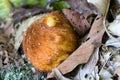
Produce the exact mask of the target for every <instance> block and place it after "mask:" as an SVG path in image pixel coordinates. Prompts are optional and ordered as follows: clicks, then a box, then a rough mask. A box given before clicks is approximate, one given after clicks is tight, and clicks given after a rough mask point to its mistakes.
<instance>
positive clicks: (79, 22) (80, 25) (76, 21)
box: [63, 9, 90, 37]
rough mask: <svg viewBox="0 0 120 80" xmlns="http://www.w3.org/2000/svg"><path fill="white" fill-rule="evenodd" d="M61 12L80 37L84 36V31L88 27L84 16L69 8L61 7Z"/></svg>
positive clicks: (86, 30)
mask: <svg viewBox="0 0 120 80" xmlns="http://www.w3.org/2000/svg"><path fill="white" fill-rule="evenodd" d="M63 13H64V14H65V16H66V18H67V19H68V20H69V21H70V23H71V24H72V25H73V27H74V28H75V30H76V31H77V33H78V34H79V36H80V37H82V36H84V35H85V33H87V32H88V30H89V29H90V23H88V21H87V19H85V17H84V16H82V15H81V14H79V13H78V12H76V11H73V10H70V9H63Z"/></svg>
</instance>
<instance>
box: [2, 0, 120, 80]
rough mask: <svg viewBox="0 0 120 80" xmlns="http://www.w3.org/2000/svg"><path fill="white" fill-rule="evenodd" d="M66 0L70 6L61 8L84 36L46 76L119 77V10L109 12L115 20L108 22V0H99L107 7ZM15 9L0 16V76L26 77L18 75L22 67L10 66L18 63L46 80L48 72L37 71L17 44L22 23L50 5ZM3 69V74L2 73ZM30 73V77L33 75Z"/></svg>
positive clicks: (75, 79)
mask: <svg viewBox="0 0 120 80" xmlns="http://www.w3.org/2000/svg"><path fill="white" fill-rule="evenodd" d="M66 1H67V2H68V4H69V6H70V8H66V7H65V8H64V7H63V6H62V8H63V9H62V12H63V14H64V15H65V16H66V18H67V19H68V20H69V21H70V23H71V24H72V25H73V27H74V28H75V29H76V30H77V32H78V33H79V34H80V39H82V38H83V37H84V38H83V40H82V42H80V43H81V45H80V46H79V47H78V49H77V50H76V51H74V52H73V53H72V54H71V55H70V56H69V57H68V58H67V59H66V60H65V61H63V62H62V63H61V64H60V65H58V66H57V67H56V68H55V69H53V70H52V71H51V73H48V75H47V79H49V78H53V77H55V78H56V79H58V80H119V79H120V77H119V76H120V49H119V47H120V42H119V40H120V35H119V30H120V29H119V27H118V26H119V22H120V20H119V13H118V12H119V11H117V12H115V11H114V13H111V14H112V15H114V16H115V17H114V20H113V22H108V21H107V16H106V15H107V12H108V6H110V1H109V0H106V1H108V4H107V3H106V2H104V0H101V1H103V2H101V3H104V6H105V5H106V7H103V6H102V9H100V7H99V6H98V5H97V4H98V3H99V2H97V1H96V2H95V4H94V2H92V0H88V2H89V3H88V2H87V0H76V1H73V0H66ZM90 1H91V2H90ZM114 1H117V0H114ZM65 3H66V2H65ZM101 3H100V5H101ZM68 4H67V5H68ZM60 5H61V4H60ZM102 5H103V4H102ZM113 5H116V4H112V6H113ZM117 5H118V4H117ZM51 6H52V5H51ZM103 8H104V9H103ZM110 9H113V7H112V8H111V6H110ZM14 11H15V12H13V13H12V15H10V17H7V18H6V19H4V20H3V19H0V23H1V24H0V33H1V35H0V78H4V79H7V78H10V76H11V75H12V74H13V73H16V74H15V75H14V77H15V76H19V80H20V79H22V80H26V79H27V78H26V77H25V78H22V76H20V75H18V74H20V73H21V71H19V70H18V72H16V71H15V70H17V69H13V68H16V67H18V68H19V69H21V70H22V69H23V70H25V71H26V72H28V73H26V74H28V75H30V76H31V75H32V73H33V74H34V76H32V77H35V76H37V78H34V79H35V80H39V79H42V80H45V79H46V78H45V77H46V74H47V72H46V73H43V72H39V71H37V70H36V69H35V68H34V67H33V66H32V65H31V63H30V62H29V61H28V60H27V59H26V57H24V56H25V55H24V54H23V52H22V49H21V46H20V45H21V43H22V37H23V32H25V30H26V29H27V28H26V27H24V26H26V25H28V24H25V22H27V21H28V22H30V21H32V19H35V17H38V16H41V15H38V14H41V13H42V14H43V13H46V12H50V11H52V10H51V8H50V9H49V8H48V9H45V8H38V7H28V6H21V7H20V8H17V10H16V9H15V10H14ZM23 12H25V13H23ZM28 13H29V14H28ZM109 13H110V12H109ZM116 13H117V14H116ZM102 14H103V16H102ZM36 15H37V16H36ZM11 16H12V17H11ZM36 19H37V18H36ZM36 19H35V20H36ZM33 21H34V20H33ZM33 21H32V22H33ZM116 22H117V24H116ZM22 25H23V26H22ZM114 26H115V27H114ZM105 33H107V34H105ZM103 36H106V37H108V39H107V40H106V41H105V43H103V42H102V41H103V40H104V37H103ZM111 36H112V37H111ZM18 38H20V40H18ZM15 45H16V46H15ZM13 65H14V67H13ZM78 66H79V69H78V70H77V74H76V75H75V76H66V74H72V73H73V72H72V71H74V70H75V69H76V67H78ZM10 68H12V71H10V70H9V69H10ZM24 68H25V69H24ZM3 69H4V71H3ZM6 70H9V71H10V72H11V73H10V74H9V73H8V74H6V73H5V72H7V71H6ZM29 71H30V72H31V74H30V72H29ZM2 72H3V73H4V75H5V76H3V74H2ZM12 72H13V73H12ZM17 73H18V74H17ZM22 74H24V73H22ZM22 74H21V75H22ZM24 75H25V74H24ZM38 76H39V79H38ZM32 77H31V78H29V79H33V78H32ZM15 80H16V79H15Z"/></svg>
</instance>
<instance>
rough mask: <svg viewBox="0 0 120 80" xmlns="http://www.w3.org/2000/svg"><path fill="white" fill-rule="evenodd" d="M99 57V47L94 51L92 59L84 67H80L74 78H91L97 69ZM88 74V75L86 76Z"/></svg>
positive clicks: (76, 79)
mask: <svg viewBox="0 0 120 80" xmlns="http://www.w3.org/2000/svg"><path fill="white" fill-rule="evenodd" d="M98 57H99V47H98V48H97V49H96V50H95V51H94V53H93V55H92V56H91V58H90V60H89V61H88V63H87V64H85V66H84V67H82V68H80V70H79V72H78V73H77V75H76V76H75V78H74V79H73V80H81V79H82V80H89V79H90V78H93V76H91V75H92V72H93V71H94V69H95V66H96V64H97V62H98ZM86 75H87V77H85V76H86ZM91 80H92V79H91Z"/></svg>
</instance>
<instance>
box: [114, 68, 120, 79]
mask: <svg viewBox="0 0 120 80" xmlns="http://www.w3.org/2000/svg"><path fill="white" fill-rule="evenodd" d="M115 74H117V75H118V80H120V66H119V67H117V68H116V69H115Z"/></svg>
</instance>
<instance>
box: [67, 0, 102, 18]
mask: <svg viewBox="0 0 120 80" xmlns="http://www.w3.org/2000/svg"><path fill="white" fill-rule="evenodd" d="M67 1H68V3H69V5H70V8H71V9H72V10H75V11H77V12H79V13H80V14H82V15H83V16H84V17H85V18H87V17H88V16H89V15H91V14H100V12H99V10H98V8H97V7H96V6H94V5H93V4H91V3H88V1H87V0H76V1H74V0H67Z"/></svg>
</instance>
